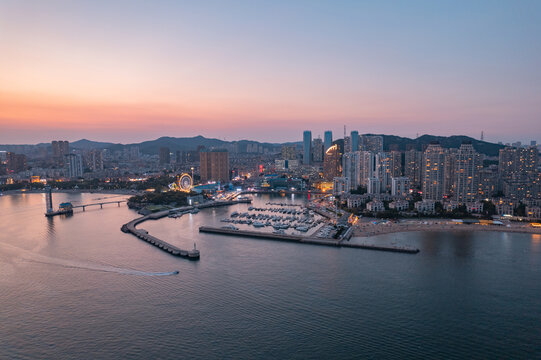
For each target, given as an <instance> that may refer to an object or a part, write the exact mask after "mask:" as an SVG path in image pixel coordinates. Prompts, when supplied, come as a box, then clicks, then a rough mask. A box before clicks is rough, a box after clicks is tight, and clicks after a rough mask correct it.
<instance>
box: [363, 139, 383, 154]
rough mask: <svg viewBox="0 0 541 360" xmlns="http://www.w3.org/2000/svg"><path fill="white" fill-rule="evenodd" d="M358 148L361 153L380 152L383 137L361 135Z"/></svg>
mask: <svg viewBox="0 0 541 360" xmlns="http://www.w3.org/2000/svg"><path fill="white" fill-rule="evenodd" d="M360 146H361V150H363V151H371V152H375V153H378V152H382V151H383V137H382V136H379V135H362V136H361V144H360Z"/></svg>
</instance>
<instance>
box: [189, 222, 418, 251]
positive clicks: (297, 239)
mask: <svg viewBox="0 0 541 360" xmlns="http://www.w3.org/2000/svg"><path fill="white" fill-rule="evenodd" d="M199 232H203V233H211V234H220V235H231V236H241V237H250V238H255V239H266V240H275V241H285V242H293V243H300V244H311V245H322V246H334V247H344V248H355V249H365V250H377V251H388V252H397V253H405V254H417V253H418V252H419V249H413V248H404V247H398V246H379V245H368V244H351V243H345V242H344V241H342V240H325V239H318V238H310V237H304V236H299V235H288V234H274V233H266V232H260V231H250V230H233V229H225V228H217V227H210V226H201V227H200V228H199Z"/></svg>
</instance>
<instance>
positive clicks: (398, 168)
mask: <svg viewBox="0 0 541 360" xmlns="http://www.w3.org/2000/svg"><path fill="white" fill-rule="evenodd" d="M389 157H390V158H391V176H392V177H400V176H402V153H401V152H400V151H396V150H394V151H391V152H390V153H389Z"/></svg>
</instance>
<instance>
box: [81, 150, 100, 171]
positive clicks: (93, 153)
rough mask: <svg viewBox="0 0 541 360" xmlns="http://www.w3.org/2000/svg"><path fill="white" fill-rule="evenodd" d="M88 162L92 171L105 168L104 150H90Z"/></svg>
mask: <svg viewBox="0 0 541 360" xmlns="http://www.w3.org/2000/svg"><path fill="white" fill-rule="evenodd" d="M85 158H86V164H87V165H88V167H89V168H90V169H91V170H92V171H100V170H103V151H102V150H99V149H94V150H90V151H89V152H88V153H87V154H86V156H85Z"/></svg>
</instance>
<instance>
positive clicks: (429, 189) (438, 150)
mask: <svg viewBox="0 0 541 360" xmlns="http://www.w3.org/2000/svg"><path fill="white" fill-rule="evenodd" d="M444 166H445V151H444V150H443V148H442V147H441V146H440V144H439V143H437V142H433V143H430V144H429V145H428V147H427V148H426V150H425V152H424V157H423V173H422V174H423V177H422V182H423V199H425V200H435V201H441V200H442V199H443V179H444V177H443V175H444Z"/></svg>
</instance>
